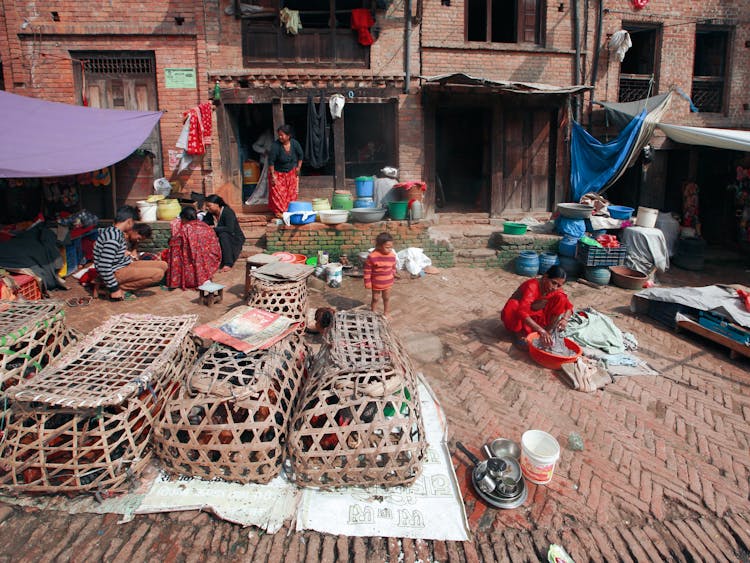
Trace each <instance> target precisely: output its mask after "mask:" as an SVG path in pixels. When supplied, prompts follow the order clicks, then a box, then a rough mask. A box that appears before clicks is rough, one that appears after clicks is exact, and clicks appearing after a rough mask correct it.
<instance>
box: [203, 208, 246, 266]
mask: <svg viewBox="0 0 750 563" xmlns="http://www.w3.org/2000/svg"><path fill="white" fill-rule="evenodd" d="M205 205H206V211H208V213H206V216H205V217H203V221H204V222H205V223H207V224H209V225H211V226H212V227H213V228H214V231H215V232H216V236H217V237H219V245H220V246H221V270H220V271H222V272H228V271H229V270H231V269H232V266H234V263H235V262H236V261H237V258H239V257H240V252H242V245H243V244H245V235H244V234H243V232H242V229H241V228H240V223H239V221H237V215H235V213H234V211H232V208H231V207H229V206H228V205H227V204H226V203H224V200H223V199H221V198H220V197H219V196H217V195H216V194H211V195H208V196H206V203H205Z"/></svg>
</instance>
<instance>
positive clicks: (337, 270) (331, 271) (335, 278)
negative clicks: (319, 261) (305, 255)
mask: <svg viewBox="0 0 750 563" xmlns="http://www.w3.org/2000/svg"><path fill="white" fill-rule="evenodd" d="M326 277H327V278H328V283H329V284H330V283H332V282H338V283H341V282H342V281H343V279H344V267H343V266H342V265H341V264H340V263H339V262H331V263H330V264H327V265H326Z"/></svg>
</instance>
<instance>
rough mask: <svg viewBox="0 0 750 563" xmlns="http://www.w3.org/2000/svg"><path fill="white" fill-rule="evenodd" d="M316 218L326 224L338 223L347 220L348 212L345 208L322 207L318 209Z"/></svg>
mask: <svg viewBox="0 0 750 563" xmlns="http://www.w3.org/2000/svg"><path fill="white" fill-rule="evenodd" d="M318 219H319V220H320V222H321V223H325V224H326V225H338V224H340V223H346V222H347V221H348V220H349V212H348V211H347V210H346V209H322V210H320V211H318Z"/></svg>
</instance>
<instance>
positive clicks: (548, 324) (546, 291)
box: [500, 266, 573, 347]
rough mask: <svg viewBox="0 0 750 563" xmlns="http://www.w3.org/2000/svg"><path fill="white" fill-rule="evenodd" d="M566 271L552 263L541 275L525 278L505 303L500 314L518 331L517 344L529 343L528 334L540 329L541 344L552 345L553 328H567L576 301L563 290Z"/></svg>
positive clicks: (508, 326)
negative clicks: (527, 341)
mask: <svg viewBox="0 0 750 563" xmlns="http://www.w3.org/2000/svg"><path fill="white" fill-rule="evenodd" d="M566 278H567V274H566V273H565V270H563V269H562V268H561V267H560V266H552V267H551V268H550V269H549V270H547V271H546V272H545V274H544V275H543V276H542V277H540V278H531V279H529V280H526V281H525V282H523V283H522V284H521V285H520V286H519V287H518V289H516V291H515V292H514V293H513V295H512V296H511V297H510V299H508V302H507V303H506V304H505V307H503V312H502V313H501V314H500V318H501V319H502V320H503V324H504V325H505V328H507V329H508V330H509V331H511V332H512V333H513V334H515V335H516V345H517V346H520V347H525V346H526V336H527V335H529V334H531V333H532V332H538V333H539V337H540V339H541V341H542V345H543V346H546V347H549V346H552V334H551V333H552V332H554V331H555V330H557V329H560V330H562V329H564V328H565V326H566V325H567V324H568V319H569V318H570V316H571V315H572V314H573V304H572V303H571V302H570V300H569V299H568V296H567V295H566V294H565V292H564V291H563V290H562V286H563V284H564V283H565V279H566Z"/></svg>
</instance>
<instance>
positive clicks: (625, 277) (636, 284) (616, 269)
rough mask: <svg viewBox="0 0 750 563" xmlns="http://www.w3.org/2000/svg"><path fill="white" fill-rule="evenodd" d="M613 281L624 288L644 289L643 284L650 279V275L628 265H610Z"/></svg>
mask: <svg viewBox="0 0 750 563" xmlns="http://www.w3.org/2000/svg"><path fill="white" fill-rule="evenodd" d="M609 271H610V272H611V273H612V283H613V284H615V285H616V286H617V287H622V288H623V289H643V284H645V283H646V282H647V281H648V276H647V275H646V274H642V273H641V272H639V271H637V270H632V269H631V268H628V267H627V266H610V267H609Z"/></svg>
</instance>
